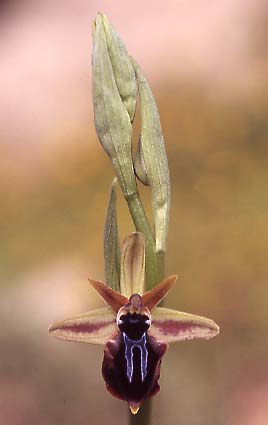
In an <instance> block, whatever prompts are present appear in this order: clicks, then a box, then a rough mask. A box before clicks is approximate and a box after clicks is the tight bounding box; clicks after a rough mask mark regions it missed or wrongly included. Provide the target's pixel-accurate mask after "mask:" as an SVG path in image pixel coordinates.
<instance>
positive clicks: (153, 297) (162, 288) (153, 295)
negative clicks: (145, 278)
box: [142, 275, 178, 310]
mask: <svg viewBox="0 0 268 425" xmlns="http://www.w3.org/2000/svg"><path fill="white" fill-rule="evenodd" d="M177 277H178V276H177V275H171V276H168V277H167V278H166V279H164V280H162V282H160V283H159V284H158V285H157V286H155V288H153V289H151V291H148V292H145V294H143V296H142V303H143V305H144V306H145V307H147V308H148V309H149V310H152V309H153V308H154V307H155V306H156V305H157V304H159V303H160V301H161V300H162V299H163V298H164V297H165V296H166V295H167V294H168V292H169V291H170V289H172V288H173V286H174V285H175V282H176V280H177Z"/></svg>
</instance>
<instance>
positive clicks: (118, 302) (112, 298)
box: [89, 279, 128, 313]
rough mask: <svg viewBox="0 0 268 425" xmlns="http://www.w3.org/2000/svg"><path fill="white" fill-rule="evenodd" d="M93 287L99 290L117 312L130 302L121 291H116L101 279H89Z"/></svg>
mask: <svg viewBox="0 0 268 425" xmlns="http://www.w3.org/2000/svg"><path fill="white" fill-rule="evenodd" d="M89 282H90V283H91V285H92V286H93V288H94V289H95V290H96V291H97V292H98V294H99V295H100V296H101V298H102V299H103V300H104V301H105V302H106V303H107V304H108V305H109V306H110V307H111V308H112V309H113V310H114V312H115V313H117V312H118V310H119V309H120V308H121V307H122V306H123V305H125V304H126V303H127V302H128V298H126V297H124V295H121V294H120V293H119V292H116V291H114V290H113V289H112V288H109V286H107V285H105V283H103V282H100V281H99V280H93V279H89Z"/></svg>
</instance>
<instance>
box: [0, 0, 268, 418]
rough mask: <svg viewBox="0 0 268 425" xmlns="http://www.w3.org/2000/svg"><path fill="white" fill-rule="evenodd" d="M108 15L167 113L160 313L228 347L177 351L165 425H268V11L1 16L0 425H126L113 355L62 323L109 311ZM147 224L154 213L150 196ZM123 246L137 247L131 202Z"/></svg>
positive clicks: (67, 11)
mask: <svg viewBox="0 0 268 425" xmlns="http://www.w3.org/2000/svg"><path fill="white" fill-rule="evenodd" d="M98 11H102V12H104V13H106V14H107V15H108V17H109V19H110V20H111V21H112V22H113V24H114V26H115V27H116V29H117V30H118V32H119V33H120V34H121V36H122V38H123V40H124V42H125V44H126V46H127V48H128V51H129V52H130V54H131V55H133V56H134V57H135V58H136V60H137V61H138V62H139V64H140V65H141V67H142V69H143V71H144V74H145V75H146V77H147V79H148V81H149V83H150V85H151V88H152V90H153V92H154V95H155V98H156V100H157V103H158V107H159V112H160V116H161V122H162V127H163V132H164V135H165V140H166V148H167V155H168V158H169V165H170V174H171V185H172V186H171V187H172V208H171V223H170V234H169V243H168V255H167V264H166V271H167V273H170V274H171V273H178V274H179V276H180V278H179V281H178V283H177V286H176V288H175V289H174V290H173V293H172V294H171V295H170V296H169V298H168V299H167V302H166V305H167V306H170V307H173V308H178V309H180V310H182V311H188V312H191V313H195V314H200V315H205V316H208V317H211V318H213V319H214V320H215V321H216V322H218V323H219V324H220V326H221V334H220V335H219V336H218V337H217V338H215V339H213V340H211V341H208V342H202V341H200V342H198V341H197V342H185V343H180V344H177V345H173V346H172V347H170V349H169V352H168V354H167V355H166V356H165V359H164V362H163V366H162V376H161V380H160V384H161V392H160V393H159V395H157V396H156V397H155V399H154V406H153V421H152V424H153V425H158V424H159V425H160V424H161V425H267V423H268V410H267V404H268V368H267V355H268V342H267V332H268V311H267V310H268V309H267V296H268V285H267V278H268V268H267V264H268V220H267V213H268V197H267V184H268V147H267V137H268V120H267V113H268V91H267V83H268V72H267V71H268V51H267V42H268V27H267V13H268V7H267V2H266V1H265V0H255V1H254V2H253V1H251V0H235V1H234V0H221V1H217V0H216V1H214V2H212V1H209V0H202V1H199V2H195V1H191V0H190V1H189V0H187V1H186V0H177V1H175V0H166V1H164V2H163V1H162V0H154V1H151V0H149V1H147V2H144V1H140V0H137V1H136V2H125V1H122V0H114V1H113V2H111V1H104V0H99V1H94V0H91V1H88V0H87V1H86V0H80V1H79V2H77V1H76V0H58V1H57V2H55V1H52V0H47V1H46V2H44V1H36V0H2V1H1V3H0V51H1V54H0V69H1V73H0V93H1V95H0V191H1V197H0V199H1V201H0V226H1V229H0V259H1V260H0V280H1V287H0V291H1V292H0V320H1V331H0V424H1V425H2V424H3V425H35V424H37V423H38V425H73V424H79V425H86V424H95V423H98V424H106V423H109V424H110V425H114V424H126V423H127V420H128V419H127V417H128V409H127V405H126V404H124V403H123V402H120V401H118V400H116V399H114V398H112V397H111V396H110V395H109V394H108V392H107V391H106V390H105V387H104V382H103V380H102V377H101V373H100V367H101V362H102V352H103V348H102V347H99V346H89V345H83V344H81V345H80V344H72V343H67V342H62V341H57V340H55V339H53V338H51V337H49V336H48V334H47V327H48V324H49V323H50V322H51V321H54V320H58V319H62V318H66V317H68V316H72V315H74V314H76V313H80V312H83V311H87V310H89V309H91V308H93V307H96V306H101V305H102V303H101V301H100V300H98V299H97V298H96V296H95V294H94V293H93V291H92V290H91V289H90V288H89V284H88V280H87V279H88V277H89V276H91V277H93V278H96V279H104V268H103V246H102V244H103V242H102V237H103V225H104V220H105V214H106V205H107V200H108V193H109V188H110V183H111V180H112V178H113V170H112V167H111V164H110V162H109V160H108V158H107V157H106V155H105V153H104V152H103V151H102V149H101V147H100V145H99V143H98V141H97V138H96V135H95V131H94V122H93V114H92V98H91V52H92V41H91V25H92V21H93V19H94V17H95V15H96V13H97V12H98ZM142 193H143V199H144V202H145V205H147V207H148V208H149V209H150V197H149V193H148V192H147V191H142ZM119 222H120V236H121V240H123V239H124V237H125V236H126V234H127V233H128V232H130V231H132V230H133V227H132V225H131V222H130V220H129V216H128V211H127V208H126V206H125V204H124V201H123V200H122V199H121V197H120V196H119Z"/></svg>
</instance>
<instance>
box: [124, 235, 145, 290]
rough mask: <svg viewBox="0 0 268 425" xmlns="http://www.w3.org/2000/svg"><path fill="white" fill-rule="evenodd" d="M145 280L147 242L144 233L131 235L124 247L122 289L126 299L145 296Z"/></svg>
mask: <svg viewBox="0 0 268 425" xmlns="http://www.w3.org/2000/svg"><path fill="white" fill-rule="evenodd" d="M144 279H145V242H144V236H143V234H142V233H138V232H136V233H132V234H131V235H129V236H128V237H127V238H126V240H125V242H124V246H123V250H122V258H121V275H120V287H121V293H122V294H124V295H125V296H126V297H128V298H129V297H130V296H131V295H132V294H143V292H144Z"/></svg>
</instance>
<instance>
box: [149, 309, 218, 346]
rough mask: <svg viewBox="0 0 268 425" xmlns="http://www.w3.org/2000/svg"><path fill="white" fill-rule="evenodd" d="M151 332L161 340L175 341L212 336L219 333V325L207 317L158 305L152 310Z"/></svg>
mask: <svg viewBox="0 0 268 425" xmlns="http://www.w3.org/2000/svg"><path fill="white" fill-rule="evenodd" d="M149 332H150V334H151V335H152V336H154V337H155V338H156V339H157V340H159V341H165V342H175V341H185V340H190V339H209V338H212V337H214V336H216V335H217V334H218V333H219V327H218V325H217V324H216V323H215V322H214V321H213V320H211V319H207V318H206V317H202V316H196V315H195V314H189V313H183V312H181V311H177V310H171V309H169V308H163V307H156V308H155V309H154V310H153V311H152V325H151V328H150V331H149Z"/></svg>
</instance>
